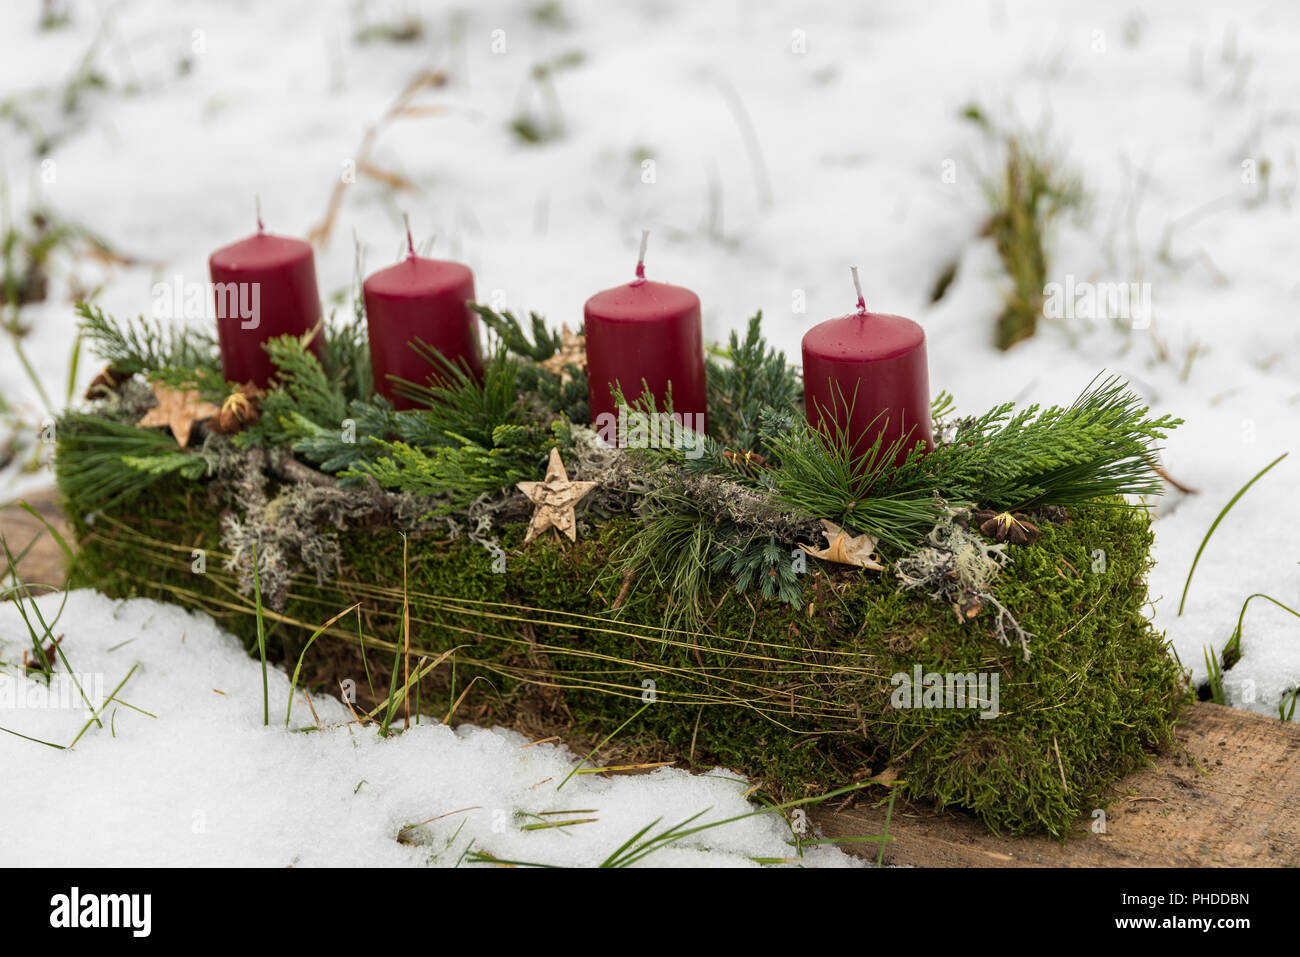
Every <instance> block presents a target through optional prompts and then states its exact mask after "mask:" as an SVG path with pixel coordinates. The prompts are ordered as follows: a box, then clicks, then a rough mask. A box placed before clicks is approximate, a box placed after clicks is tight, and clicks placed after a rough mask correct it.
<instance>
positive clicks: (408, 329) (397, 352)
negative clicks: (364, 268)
mask: <svg viewBox="0 0 1300 957" xmlns="http://www.w3.org/2000/svg"><path fill="white" fill-rule="evenodd" d="M406 248H407V256H406V258H405V259H404V260H402V261H401V262H400V263H397V264H396V265H393V266H389V267H388V268H387V269H381V270H379V272H377V273H375V274H374V275H373V276H371V277H370V278H369V279H367V280H366V281H365V283H364V284H363V285H362V290H363V292H364V295H365V300H366V325H367V326H368V327H369V329H370V369H371V371H372V372H373V373H374V382H375V390H376V391H377V392H379V393H380V394H381V395H383V396H384V397H386V398H387V399H388V400H389V401H390V402H392V403H393V407H394V408H397V409H412V408H415V407H416V406H417V405H418V403H416V402H412V401H411V400H410V399H408V398H406V397H404V396H402V395H399V394H398V393H397V391H396V390H395V388H394V386H395V383H394V382H393V378H398V379H405V380H407V381H408V382H418V383H420V384H424V383H425V382H427V381H428V380H429V378H430V377H433V378H435V379H436V378H437V377H438V376H437V373H438V370H437V369H436V368H435V367H434V366H433V365H432V364H431V363H429V362H428V361H426V360H425V359H424V358H423V357H422V356H420V354H419V353H417V352H416V351H415V350H414V349H412V348H411V342H413V341H414V340H416V339H421V340H423V341H424V342H425V343H426V344H427V345H429V346H430V347H432V348H433V349H434V350H435V351H436V352H439V353H441V354H442V356H443V357H444V358H446V359H448V360H450V361H451V362H453V363H455V364H456V365H459V366H461V368H463V369H466V370H467V371H468V372H469V374H470V375H472V376H474V378H476V379H479V378H482V376H483V361H482V359H481V358H480V356H479V345H478V316H476V315H475V314H474V310H472V309H470V308H469V303H470V302H472V301H473V300H474V273H472V272H471V271H470V269H469V267H468V266H464V265H462V264H460V263H454V262H444V261H442V260H438V259H422V258H421V257H419V256H417V255H416V254H415V244H414V243H413V242H412V241H411V233H410V230H409V229H408V230H407V233H406Z"/></svg>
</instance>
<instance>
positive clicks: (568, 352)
mask: <svg viewBox="0 0 1300 957" xmlns="http://www.w3.org/2000/svg"><path fill="white" fill-rule="evenodd" d="M539 365H540V366H541V367H542V368H543V369H545V370H546V371H547V372H550V373H553V374H554V375H557V376H559V377H560V384H561V385H568V383H570V382H571V381H573V376H572V375H571V374H570V373H569V366H575V367H576V368H579V369H583V370H585V369H586V368H587V337H586V336H579V335H576V334H574V333H573V332H571V331H570V330H569V327H568V326H561V327H560V351H559V352H557V353H556V354H555V355H553V356H551V357H550V358H549V359H546V360H544V361H543V362H541V363H539Z"/></svg>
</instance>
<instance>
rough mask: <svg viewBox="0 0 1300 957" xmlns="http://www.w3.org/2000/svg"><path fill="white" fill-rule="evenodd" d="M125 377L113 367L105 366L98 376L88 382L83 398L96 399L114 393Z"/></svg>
mask: <svg viewBox="0 0 1300 957" xmlns="http://www.w3.org/2000/svg"><path fill="white" fill-rule="evenodd" d="M126 378H127V377H126V376H125V375H123V374H122V372H121V371H119V370H118V369H115V368H113V366H112V365H111V364H110V365H106V366H104V368H103V370H102V371H101V372H100V373H99V375H97V376H95V378H93V379H91V380H90V385H89V386H87V387H86V395H85V398H86V399H87V400H90V399H98V398H101V397H102V396H105V395H108V394H109V393H110V392H116V391H117V390H118V389H119V388H120V387H121V385H122V383H123V381H125V379H126Z"/></svg>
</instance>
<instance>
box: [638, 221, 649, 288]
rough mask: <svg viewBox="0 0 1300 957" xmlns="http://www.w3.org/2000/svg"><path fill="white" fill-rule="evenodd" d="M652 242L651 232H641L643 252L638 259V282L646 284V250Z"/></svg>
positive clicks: (645, 230)
mask: <svg viewBox="0 0 1300 957" xmlns="http://www.w3.org/2000/svg"><path fill="white" fill-rule="evenodd" d="M649 242H650V230H648V229H643V230H641V251H640V252H639V253H638V254H637V257H636V281H637V282H645V248H646V245H647V244H648V243H649Z"/></svg>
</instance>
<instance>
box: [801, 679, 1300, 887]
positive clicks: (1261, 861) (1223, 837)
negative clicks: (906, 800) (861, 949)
mask: <svg viewBox="0 0 1300 957" xmlns="http://www.w3.org/2000/svg"><path fill="white" fill-rule="evenodd" d="M1176 737H1177V740H1178V747H1177V748H1175V749H1173V753H1171V754H1168V755H1159V756H1154V757H1153V765H1152V767H1150V768H1148V769H1146V770H1143V771H1139V772H1138V773H1136V774H1133V775H1131V776H1130V777H1128V778H1126V779H1125V780H1124V781H1123V782H1121V783H1120V785H1119V786H1118V787H1117V788H1116V789H1115V799H1114V800H1113V801H1112V802H1111V803H1110V805H1109V806H1108V808H1107V809H1106V819H1105V833H1093V832H1092V830H1091V828H1090V827H1089V824H1090V822H1088V821H1083V822H1081V823H1080V826H1079V831H1078V836H1076V837H1072V838H1071V839H1070V840H1069V841H1068V842H1066V843H1065V844H1061V843H1059V842H1057V841H1053V840H1051V839H1050V838H1045V837H1028V838H1014V837H997V836H995V835H992V834H990V833H989V832H988V830H987V828H985V827H984V825H983V824H981V823H980V822H979V821H977V820H976V819H975V818H973V817H972V816H970V815H967V814H963V813H960V812H944V813H938V814H936V813H934V812H933V811H932V810H928V809H926V808H924V807H908V808H903V807H901V806H895V808H894V814H893V820H892V822H891V824H890V828H889V832H890V834H891V835H893V837H894V840H893V841H892V842H891V843H889V844H887V845H886V847H885V857H884V860H885V862H886V863H890V864H902V865H913V866H917V867H1187V866H1201V867H1215V866H1220V867H1234V866H1255V867H1284V866H1297V865H1300V773H1297V770H1298V768H1297V765H1298V764H1300V725H1298V724H1296V723H1295V722H1283V721H1280V720H1278V719H1277V718H1270V717H1268V716H1266V715H1261V714H1255V713H1254V712H1249V711H1240V710H1237V709H1235V708H1225V707H1222V706H1220V705H1215V704H1196V705H1193V706H1192V707H1190V708H1188V709H1187V711H1186V713H1185V714H1184V717H1183V719H1182V720H1181V721H1180V723H1179V727H1178V730H1177V732H1176ZM809 817H810V818H811V820H812V822H813V825H814V826H815V827H817V828H819V829H820V830H821V832H822V833H823V834H824V835H825V836H826V837H852V836H865V835H870V834H880V833H882V832H883V831H884V826H885V809H884V807H883V805H882V806H872V805H871V804H870V803H868V802H862V803H861V804H860V805H859V806H857V807H852V808H849V809H846V810H838V811H837V810H834V809H826V810H814V811H813V812H811V813H810V815H809ZM843 847H844V849H845V850H846V851H849V852H851V853H859V854H862V855H863V856H865V857H869V858H871V859H873V860H874V859H875V855H876V847H875V846H874V845H862V844H859V845H852V844H845V845H843Z"/></svg>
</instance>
